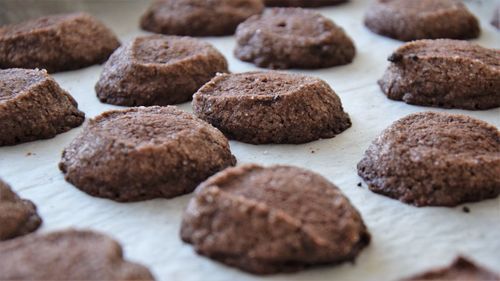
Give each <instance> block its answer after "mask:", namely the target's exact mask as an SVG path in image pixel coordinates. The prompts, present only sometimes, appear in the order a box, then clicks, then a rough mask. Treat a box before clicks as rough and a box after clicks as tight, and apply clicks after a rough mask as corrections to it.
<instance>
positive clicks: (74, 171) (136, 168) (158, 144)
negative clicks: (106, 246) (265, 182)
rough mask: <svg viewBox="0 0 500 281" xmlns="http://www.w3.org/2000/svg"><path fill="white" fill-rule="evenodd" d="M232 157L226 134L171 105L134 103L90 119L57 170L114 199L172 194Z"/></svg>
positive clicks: (90, 190)
mask: <svg viewBox="0 0 500 281" xmlns="http://www.w3.org/2000/svg"><path fill="white" fill-rule="evenodd" d="M235 163H236V160H235V158H234V156H233V155H231V152H230V150H229V144H228V141H227V139H226V138H225V137H224V135H223V134H222V133H221V132H219V131H218V130H217V129H215V128H213V127H212V126H210V125H209V124H207V123H205V122H204V121H202V120H200V119H198V118H196V117H194V116H193V115H192V114H189V113H186V112H183V111H181V110H179V109H176V108H175V107H171V106H168V107H159V106H152V107H135V108H130V109H126V110H113V111H108V112H105V113H103V114H101V115H99V116H97V117H96V118H94V119H92V120H90V122H89V123H88V125H87V126H86V127H85V129H84V130H83V132H82V133H81V134H80V135H79V136H78V137H77V138H76V139H75V140H73V142H72V143H71V144H70V145H69V146H68V147H67V148H66V149H65V150H64V151H63V155H62V159H61V162H60V163H59V168H60V169H61V171H62V172H63V173H64V175H65V179H66V180H67V181H68V182H70V183H72V184H73V185H75V186H76V187H77V188H79V189H81V190H82V191H84V192H86V193H88V194H90V195H92V196H97V197H103V198H109V199H112V200H115V201H120V202H127V201H139V200H146V199H152V198H158V197H161V198H171V197H175V196H179V195H182V194H185V193H188V192H191V191H193V189H194V188H195V187H196V185H198V184H199V183H200V182H202V181H203V180H205V179H206V178H208V177H209V176H211V175H213V174H215V173H216V172H218V171H219V170H222V169H224V168H226V167H228V166H232V165H234V164H235Z"/></svg>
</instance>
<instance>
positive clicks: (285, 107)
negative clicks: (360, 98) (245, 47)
mask: <svg viewBox="0 0 500 281" xmlns="http://www.w3.org/2000/svg"><path fill="white" fill-rule="evenodd" d="M193 111H194V113H195V114H196V116H198V117H200V118H201V119H203V120H205V121H207V122H208V123H210V124H212V125H213V126H215V127H217V128H219V129H220V130H221V131H222V132H223V133H224V134H225V135H226V136H228V137H229V138H230V139H235V140H238V141H242V142H247V143H253V144H265V143H306V142H310V141H313V140H317V139H320V138H332V137H334V136H335V135H337V134H339V133H341V132H343V131H344V130H346V129H347V128H349V127H350V126H351V120H350V119H349V116H348V115H347V113H345V112H344V110H343V108H342V104H341V101H340V98H339V97H338V96H337V95H336V94H335V92H334V91H333V90H332V89H331V88H330V86H328V84H327V83H326V82H324V81H323V80H320V79H318V78H313V77H307V76H304V75H300V74H289V73H282V72H274V71H272V72H247V73H238V74H219V75H217V76H216V77H215V78H214V79H212V80H211V81H210V82H208V83H207V84H205V85H204V86H203V87H202V88H201V89H200V90H199V91H198V92H197V93H196V94H195V95H194V97H193Z"/></svg>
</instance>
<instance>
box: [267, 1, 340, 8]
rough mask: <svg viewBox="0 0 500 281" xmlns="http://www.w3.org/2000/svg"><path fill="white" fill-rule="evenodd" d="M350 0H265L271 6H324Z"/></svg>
mask: <svg viewBox="0 0 500 281" xmlns="http://www.w3.org/2000/svg"><path fill="white" fill-rule="evenodd" d="M347 1H348V0H264V3H265V4H266V6H270V7H322V6H332V5H337V4H341V3H345V2H347Z"/></svg>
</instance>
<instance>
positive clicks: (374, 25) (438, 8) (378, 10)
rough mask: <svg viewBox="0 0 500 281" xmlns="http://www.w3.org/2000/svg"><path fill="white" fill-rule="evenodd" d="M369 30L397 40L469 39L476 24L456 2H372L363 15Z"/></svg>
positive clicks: (465, 8) (475, 34)
mask: <svg viewBox="0 0 500 281" xmlns="http://www.w3.org/2000/svg"><path fill="white" fill-rule="evenodd" d="M364 23H365V25H366V27H368V28H369V29H370V30H371V31H373V32H375V33H378V34H380V35H383V36H387V37H390V38H394V39H398V40H401V41H412V40H418V39H438V38H451V39H471V38H477V37H478V36H479V33H480V32H481V30H480V27H479V21H478V20H477V19H476V17H474V15H473V14H472V13H471V12H469V10H468V9H467V7H466V6H465V5H464V4H463V3H462V2H460V1H458V0H418V1H415V0H376V2H375V3H374V4H372V5H371V6H370V7H369V8H368V9H367V12H366V14H365V19H364Z"/></svg>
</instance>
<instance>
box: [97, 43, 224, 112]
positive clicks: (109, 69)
mask: <svg viewBox="0 0 500 281" xmlns="http://www.w3.org/2000/svg"><path fill="white" fill-rule="evenodd" d="M217 72H228V69H227V61H226V59H225V58H224V56H223V55H222V54H221V53H219V51H217V50H216V49H215V48H214V47H212V45H210V44H209V43H206V42H203V41H200V40H197V39H194V38H190V37H177V36H163V35H150V36H142V37H137V38H136V39H134V40H132V42H130V43H128V44H126V45H124V46H122V47H120V48H119V49H118V50H116V51H115V52H114V53H113V55H111V57H110V59H109V60H108V62H107V63H106V64H105V65H104V70H103V72H102V74H101V77H100V79H99V81H98V82H97V84H96V86H95V90H96V93H97V96H98V97H99V99H100V100H101V101H102V102H105V103H110V104H117V105H126V106H137V105H169V104H176V103H181V102H186V101H189V100H191V98H192V96H193V94H194V93H195V92H196V90H198V89H199V88H200V87H201V86H203V84H205V83H206V82H208V81H210V79H211V78H212V77H214V76H215V74H216V73H217Z"/></svg>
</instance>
